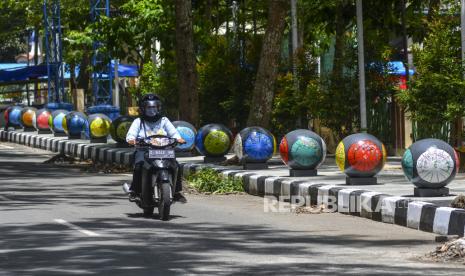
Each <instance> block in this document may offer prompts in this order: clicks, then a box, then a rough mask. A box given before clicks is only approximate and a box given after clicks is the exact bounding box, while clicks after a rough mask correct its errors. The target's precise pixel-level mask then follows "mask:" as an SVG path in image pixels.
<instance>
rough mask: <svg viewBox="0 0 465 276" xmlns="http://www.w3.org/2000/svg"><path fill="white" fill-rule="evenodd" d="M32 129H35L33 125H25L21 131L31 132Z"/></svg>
mask: <svg viewBox="0 0 465 276" xmlns="http://www.w3.org/2000/svg"><path fill="white" fill-rule="evenodd" d="M33 131H36V129H35V128H33V127H25V128H23V132H33Z"/></svg>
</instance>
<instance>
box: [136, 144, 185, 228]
mask: <svg viewBox="0 0 465 276" xmlns="http://www.w3.org/2000/svg"><path fill="white" fill-rule="evenodd" d="M177 144H178V141H177V140H176V139H175V138H170V137H168V136H165V135H152V136H148V137H147V138H142V139H137V140H136V147H138V148H142V149H144V150H146V152H145V154H144V164H143V166H142V181H141V182H142V183H141V194H140V197H139V198H136V199H135V200H133V201H135V203H136V204H137V205H138V206H139V207H140V208H141V209H143V210H144V216H152V215H153V213H154V209H155V207H157V208H158V214H159V216H160V219H161V220H164V221H166V220H168V219H169V216H170V207H171V204H172V203H173V196H174V192H175V185H176V177H177V175H178V166H177V163H176V155H175V150H174V148H175V147H176V145H177Z"/></svg>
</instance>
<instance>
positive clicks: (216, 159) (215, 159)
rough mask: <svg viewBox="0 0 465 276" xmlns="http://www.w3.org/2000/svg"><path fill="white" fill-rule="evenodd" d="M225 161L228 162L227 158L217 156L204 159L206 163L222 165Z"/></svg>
mask: <svg viewBox="0 0 465 276" xmlns="http://www.w3.org/2000/svg"><path fill="white" fill-rule="evenodd" d="M224 161H226V157H225V156H215V157H212V156H205V157H204V158H203V162H204V163H220V162H224Z"/></svg>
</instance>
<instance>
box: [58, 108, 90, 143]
mask: <svg viewBox="0 0 465 276" xmlns="http://www.w3.org/2000/svg"><path fill="white" fill-rule="evenodd" d="M62 120H63V122H62V125H63V129H64V131H65V133H66V134H68V136H69V137H81V132H82V131H83V130H84V128H85V124H86V121H87V116H86V115H85V114H84V113H82V112H79V111H71V112H69V113H68V114H66V116H65V117H64V118H63V119H62Z"/></svg>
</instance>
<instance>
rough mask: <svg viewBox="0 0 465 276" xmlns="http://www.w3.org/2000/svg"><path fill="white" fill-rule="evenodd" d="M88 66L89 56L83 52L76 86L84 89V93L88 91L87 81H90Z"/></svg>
mask: <svg viewBox="0 0 465 276" xmlns="http://www.w3.org/2000/svg"><path fill="white" fill-rule="evenodd" d="M89 66H90V56H89V55H88V54H84V56H83V57H82V61H81V64H80V65H79V76H78V78H77V88H79V89H84V93H85V94H88V93H89V90H90V89H89V81H90V72H89V70H87V69H88V67H89Z"/></svg>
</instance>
